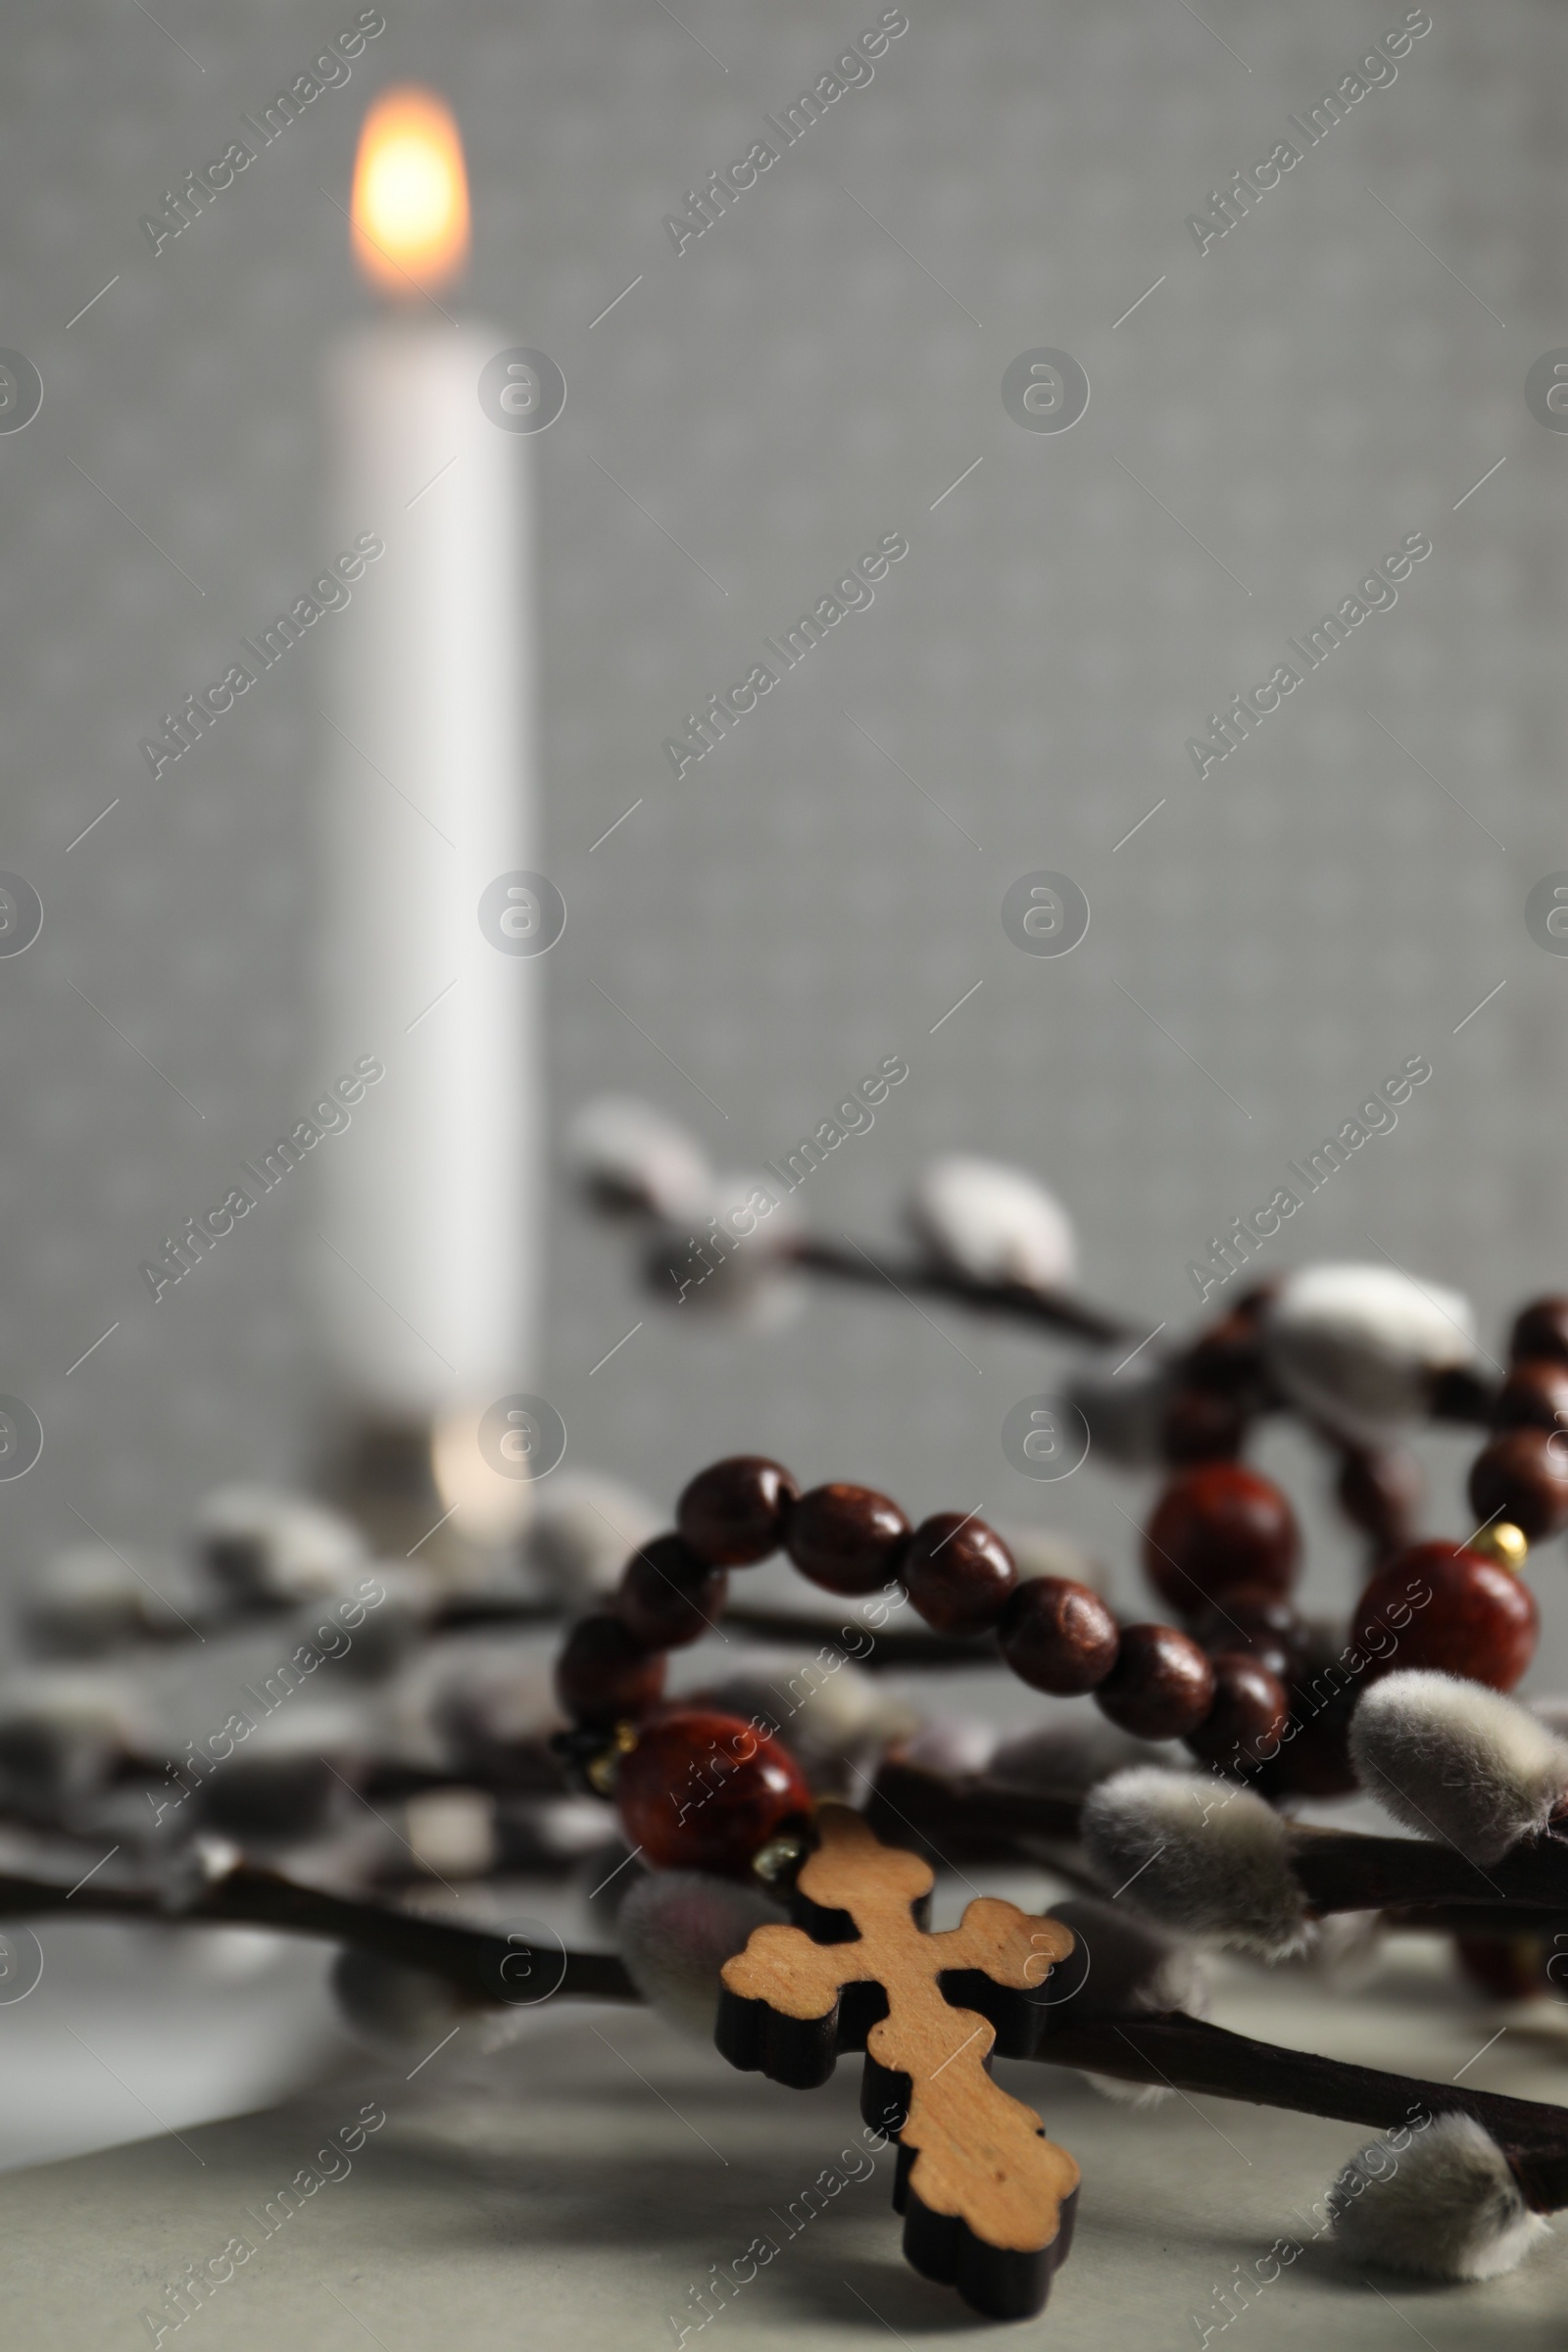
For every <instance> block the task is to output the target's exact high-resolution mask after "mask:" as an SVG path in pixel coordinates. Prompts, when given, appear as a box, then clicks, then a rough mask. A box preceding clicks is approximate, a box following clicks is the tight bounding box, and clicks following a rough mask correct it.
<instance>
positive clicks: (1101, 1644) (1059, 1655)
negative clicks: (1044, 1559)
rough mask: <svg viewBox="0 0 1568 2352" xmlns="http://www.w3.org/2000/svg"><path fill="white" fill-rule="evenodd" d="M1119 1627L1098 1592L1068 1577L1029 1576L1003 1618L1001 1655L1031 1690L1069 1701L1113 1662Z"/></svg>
mask: <svg viewBox="0 0 1568 2352" xmlns="http://www.w3.org/2000/svg"><path fill="white" fill-rule="evenodd" d="M1120 1643H1121V1633H1120V1629H1119V1628H1118V1626H1117V1624H1116V1620H1115V1618H1114V1617H1113V1616H1112V1615H1111V1613H1110V1611H1109V1609H1107V1608H1106V1606H1105V1604H1104V1602H1103V1600H1102V1599H1101V1597H1100V1595H1099V1593H1092V1592H1091V1591H1090V1589H1089V1587H1088V1586H1087V1585H1080V1584H1075V1583H1074V1582H1073V1580H1072V1578H1071V1577H1068V1576H1033V1577H1031V1578H1030V1579H1029V1580H1028V1582H1027V1583H1026V1584H1022V1585H1020V1586H1019V1587H1018V1589H1017V1591H1016V1592H1015V1593H1014V1594H1013V1596H1012V1598H1011V1599H1010V1600H1009V1601H1008V1603H1007V1605H1006V1608H1005V1610H1004V1612H1003V1617H1002V1654H1003V1656H1004V1657H1005V1659H1006V1661H1007V1664H1008V1665H1009V1666H1010V1667H1011V1668H1012V1671H1013V1673H1014V1674H1015V1675H1016V1676H1017V1677H1018V1680H1019V1681H1020V1682H1022V1683H1028V1684H1029V1685H1030V1687H1031V1688H1032V1689H1033V1690H1036V1691H1052V1692H1054V1695H1055V1696H1056V1697H1058V1698H1073V1697H1075V1696H1076V1695H1077V1693H1078V1692H1079V1691H1093V1690H1094V1688H1095V1686H1096V1684H1097V1683H1103V1681H1104V1679H1105V1677H1106V1675H1107V1674H1108V1673H1109V1672H1110V1670H1111V1668H1112V1666H1114V1665H1115V1663H1116V1652H1117V1649H1118V1648H1119V1646H1120Z"/></svg>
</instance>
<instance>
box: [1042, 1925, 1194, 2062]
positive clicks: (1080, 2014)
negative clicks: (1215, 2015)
mask: <svg viewBox="0 0 1568 2352" xmlns="http://www.w3.org/2000/svg"><path fill="white" fill-rule="evenodd" d="M1051 1917H1052V1918H1053V1919H1059V1920H1060V1922H1061V1924H1062V1926H1063V1927H1064V1928H1070V1929H1071V1930H1072V1933H1073V1938H1074V1948H1073V1950H1072V1952H1071V1953H1070V1954H1069V1955H1068V1957H1067V1959H1066V1961H1065V1962H1063V1963H1061V1964H1060V1966H1059V1967H1057V1968H1055V1969H1053V1971H1052V1973H1051V1985H1050V1994H1051V1998H1052V2000H1053V2002H1057V2001H1059V2002H1060V2014H1061V2016H1062V2017H1063V2019H1064V2020H1066V2021H1067V2022H1069V2023H1072V2024H1087V2023H1089V2022H1090V2021H1091V2020H1093V2019H1096V2018H1103V2017H1126V2016H1129V2015H1134V2014H1141V2015H1145V2016H1163V2015H1166V2014H1168V2013H1169V2012H1170V2011H1171V2010H1173V2009H1180V2010H1183V2011H1185V2013H1186V2014H1187V2015H1188V2016H1189V2017H1201V2016H1202V2015H1203V2014H1204V2012H1205V2010H1206V2009H1207V2007H1208V1984H1207V1979H1206V1977H1205V1975H1204V1972H1203V1964H1202V1961H1201V1958H1200V1956H1199V1954H1198V1953H1197V1952H1196V1951H1195V1950H1194V1948H1193V1946H1192V1945H1191V1944H1188V1943H1182V1942H1180V1941H1178V1940H1177V1939H1176V1938H1175V1937H1173V1936H1166V1935H1164V1934H1163V1933H1162V1932H1161V1931H1160V1930H1159V1929H1158V1928H1156V1927H1153V1926H1152V1925H1151V1924H1150V1922H1149V1921H1147V1920H1143V1919H1139V1918H1138V1917H1137V1916H1136V1914H1135V1913H1133V1912H1131V1911H1129V1910H1128V1908H1127V1906H1126V1904H1125V1903H1103V1902H1101V1901H1100V1900H1099V1898H1098V1897H1097V1896H1095V1895H1091V1894H1080V1895H1073V1896H1072V1897H1071V1898H1070V1899H1069V1900H1067V1901H1065V1902H1060V1903H1053V1905H1052V1907H1051ZM1058 1977H1059V1978H1060V1980H1061V1983H1060V1985H1059V1987H1058V1985H1057V1979H1058ZM1084 2081H1085V2082H1087V2083H1088V2084H1089V2085H1090V2087H1091V2088H1092V2089H1094V2090H1098V2091H1099V2092H1100V2094H1101V2096H1102V2098H1106V2099H1109V2100H1111V2101H1112V2102H1113V2103H1114V2104H1115V2105H1116V2106H1119V2107H1140V2108H1144V2107H1159V2106H1162V2105H1163V2104H1164V2102H1165V2101H1166V2100H1167V2099H1168V2098H1170V2097H1171V2096H1172V2095H1173V2094H1172V2091H1171V2089H1170V2087H1169V2086H1168V2085H1167V2084H1165V2083H1163V2082H1125V2081H1124V2080H1123V2079H1122V2077H1121V2076H1119V2075H1097V2074H1094V2073H1092V2072H1090V2071H1088V2070H1087V2069H1086V2070H1085V2071H1084Z"/></svg>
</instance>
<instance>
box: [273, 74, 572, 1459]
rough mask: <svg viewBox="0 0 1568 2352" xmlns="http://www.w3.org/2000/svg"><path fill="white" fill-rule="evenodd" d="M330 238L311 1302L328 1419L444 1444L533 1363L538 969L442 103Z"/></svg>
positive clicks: (526, 675) (525, 639)
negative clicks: (319, 1133) (342, 251)
mask: <svg viewBox="0 0 1568 2352" xmlns="http://www.w3.org/2000/svg"><path fill="white" fill-rule="evenodd" d="M353 235H354V251H355V258H356V260H357V262H358V265H359V267H360V270H361V271H362V272H363V274H364V276H365V277H366V278H367V279H368V281H369V283H370V284H371V285H372V286H373V287H374V289H375V291H376V293H377V295H378V296H379V297H380V298H381V299H382V302H383V304H384V310H383V314H382V316H381V317H380V318H379V319H377V320H376V321H375V322H374V323H372V324H370V325H368V326H366V327H363V328H360V329H357V330H356V331H354V332H352V333H351V334H349V335H347V336H345V338H344V340H343V342H342V343H341V344H340V346H339V347H338V348H337V350H336V351H335V353H334V354H333V357H332V364H331V370H330V393H331V403H332V417H333V448H332V456H331V479H330V499H331V512H330V519H329V521H327V522H325V523H323V535H324V544H323V554H326V555H331V556H336V555H337V554H339V553H340V552H346V553H348V554H349V555H350V559H351V564H350V568H352V563H353V560H354V557H355V556H356V554H364V555H367V557H368V560H367V562H366V564H365V568H364V571H363V574H362V575H361V576H360V577H359V578H357V579H356V581H355V583H354V585H353V588H352V603H351V604H350V606H349V607H348V608H347V609H346V610H345V611H342V612H340V613H337V614H335V615H334V617H333V620H332V623H331V636H330V642H331V649H332V662H333V673H332V678H331V682H330V687H329V691H328V699H327V703H326V708H325V711H324V712H323V716H324V717H325V718H326V720H327V722H328V725H327V730H326V732H325V736H324V752H325V778H324V789H323V801H324V822H323V827H322V843H323V848H322V860H321V873H320V888H321V921H322V927H323V934H324V936H323V940H322V951H321V977H320V994H319V1011H320V1018H319V1023H318V1042H317V1049H316V1050H317V1056H318V1062H319V1075H320V1078H321V1080H322V1082H323V1084H327V1083H330V1082H331V1081H332V1080H334V1079H336V1078H337V1077H338V1076H339V1074H340V1073H347V1072H351V1071H352V1070H353V1068H354V1064H355V1062H356V1060H358V1059H359V1058H360V1057H362V1056H370V1057H372V1058H373V1059H374V1060H376V1061H379V1062H381V1063H383V1064H384V1065H385V1070H386V1076H385V1079H384V1081H377V1082H376V1083H375V1084H374V1085H373V1088H372V1089H371V1091H370V1092H369V1093H368V1095H367V1097H366V1098H365V1100H364V1101H363V1103H361V1104H360V1105H359V1106H358V1108H357V1109H356V1111H355V1113H354V1126H353V1129H352V1130H351V1131H350V1132H348V1133H345V1134H340V1135H336V1136H334V1137H332V1138H331V1139H330V1142H329V1143H328V1145H327V1148H326V1149H324V1150H322V1151H321V1152H320V1153H319V1159H320V1180H319V1181H320V1186H321V1190H320V1194H319V1199H320V1201H322V1204H323V1205H322V1218H321V1222H320V1224H319V1229H318V1233H319V1242H320V1243H321V1244H324V1247H319V1246H318V1240H317V1237H313V1239H312V1242H311V1245H310V1249H311V1280H312V1287H313V1293H314V1296H315V1299H316V1301H317V1304H318V1309H319V1329H320V1334H321V1338H322V1341H323V1344H324V1348H325V1352H326V1356H327V1360H328V1364H329V1368H330V1375H331V1380H332V1383H333V1392H334V1405H335V1408H336V1414H337V1417H338V1419H339V1420H340V1422H341V1423H343V1424H346V1425H347V1426H348V1427H349V1428H350V1429H354V1430H360V1431H364V1430H366V1429H370V1430H372V1431H373V1430H381V1431H401V1432H404V1433H410V1432H416V1431H418V1430H420V1429H423V1430H429V1429H430V1428H431V1427H432V1425H435V1424H442V1423H444V1424H446V1425H447V1427H448V1431H449V1434H450V1430H451V1428H452V1427H453V1426H454V1425H458V1424H461V1423H462V1422H463V1421H464V1420H465V1419H466V1417H467V1416H468V1415H476V1414H478V1413H481V1412H482V1411H483V1410H484V1409H485V1407H487V1406H488V1405H490V1404H491V1403H493V1402H494V1400H495V1399H496V1398H497V1397H501V1396H503V1395H504V1394H506V1393H507V1392H509V1391H512V1390H515V1389H516V1388H517V1387H518V1386H520V1385H521V1382H522V1380H523V1379H524V1377H525V1376H526V1375H528V1374H529V1373H530V1371H531V1370H532V1369H533V1366H534V1356H535V1320H536V1284H537V1263H538V1251H537V1245H536V1240H535V1233H536V1225H537V1219H538V1215H539V1183H540V1157H541V1153H540V1133H541V1118H540V1086H539V1039H538V1024H537V1017H536V1014H537V1006H536V999H537V994H538V989H539V985H540V980H541V977H542V975H541V974H540V973H539V972H538V971H537V970H535V969H533V968H532V967H531V966H530V964H529V963H528V962H527V961H526V959H522V960H519V959H518V957H517V956H515V955H514V954H509V953H505V952H498V947H497V945H496V944H495V943H494V941H493V940H492V939H491V938H490V937H487V935H486V933H485V931H484V930H482V929H481V923H480V902H481V899H482V898H483V896H484V894H485V892H486V890H487V888H488V887H489V886H490V885H492V884H493V883H495V882H496V880H497V878H498V877H502V876H508V875H511V874H515V872H516V871H517V870H518V869H522V868H525V867H527V866H528V865H529V863H530V861H531V856H532V847H533V832H534V801H535V793H534V781H533V753H532V736H533V714H534V697H535V681H534V662H533V617H534V616H533V608H532V595H531V583H530V575H529V564H528V553H527V551H528V529H529V486H530V468H529V467H528V466H527V465H526V463H525V453H524V451H523V448H522V445H521V443H520V441H519V439H518V438H517V437H516V436H515V434H514V433H512V432H508V431H502V430H498V429H497V428H496V424H495V423H494V422H493V421H492V419H491V418H490V417H487V415H486V414H485V412H484V410H483V409H482V408H481V405H480V399H479V383H480V377H481V373H482V371H483V369H484V368H485V365H486V362H487V361H489V360H490V359H491V357H492V355H493V354H494V353H495V350H496V346H497V344H498V342H499V341H500V337H499V336H495V335H486V334H485V333H484V332H483V331H482V330H476V329H475V328H474V327H473V326H471V325H465V324H461V323H459V322H458V321H457V320H455V319H452V318H451V317H450V316H449V315H448V313H447V312H446V310H444V309H443V307H442V301H443V297H444V296H445V295H446V292H447V289H448V288H449V287H450V286H451V285H452V284H453V283H454V282H455V281H456V280H457V278H458V277H459V276H460V275H461V273H462V271H463V269H464V266H465V263H466V257H467V244H468V201H467V190H466V179H465V173H464V163H463V151H462V145H461V142H460V139H459V136H458V131H457V126H456V124H455V123H454V122H453V119H452V116H451V114H450V112H449V111H448V109H447V108H446V107H445V106H444V105H443V104H442V103H441V102H440V101H439V100H438V99H435V98H433V97H431V96H430V95H428V94H427V93H424V92H422V91H418V90H393V91H389V92H387V93H386V94H384V95H383V96H382V97H381V98H380V99H378V100H377V102H376V103H375V105H374V106H373V107H372V108H371V110H370V111H369V113H368V116H367V119H366V123H365V125H364V129H363V131H362V134H361V141H360V150H359V158H358V163H357V167H356V172H355V181H354V199H353ZM375 541H381V542H384V547H385V552H384V554H380V555H376V554H374V553H372V552H370V548H371V544H372V543H373V542H375ZM503 895H504V894H503ZM530 904H531V903H530ZM514 920H515V918H514ZM448 1451H449V1452H450V1446H449V1447H448ZM481 1483H489V1482H488V1481H486V1482H481ZM448 1499H449V1500H453V1499H457V1497H456V1496H455V1495H448Z"/></svg>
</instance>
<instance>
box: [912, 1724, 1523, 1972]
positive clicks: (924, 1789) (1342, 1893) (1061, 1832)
mask: <svg viewBox="0 0 1568 2352" xmlns="http://www.w3.org/2000/svg"><path fill="white" fill-rule="evenodd" d="M1237 1786H1238V1784H1236V1783H1234V1782H1227V1781H1224V1780H1220V1779H1218V1778H1216V1780H1215V1783H1214V1799H1215V1803H1214V1809H1215V1813H1216V1815H1221V1814H1222V1813H1223V1808H1224V1805H1225V1802H1226V1798H1227V1795H1228V1794H1231V1793H1234V1792H1235V1790H1236V1788H1237ZM1082 1807H1083V1798H1082V1795H1081V1793H1080V1792H1079V1791H1078V1790H1076V1789H1020V1788H1014V1787H1012V1786H1010V1785H1009V1784H1008V1783H1007V1782H1005V1781H998V1780H993V1779H991V1778H990V1777H989V1776H988V1775H986V1774H984V1773H973V1774H967V1775H963V1776H953V1777H951V1778H950V1777H947V1776H945V1775H943V1774H940V1773H933V1772H924V1771H922V1770H921V1769H920V1768H919V1767H918V1766H917V1765H913V1764H907V1763H904V1762H902V1761H900V1760H899V1759H898V1758H897V1757H893V1758H889V1759H888V1760H887V1761H886V1762H884V1764H883V1766H882V1769H881V1771H880V1772H879V1773H878V1775H877V1780H876V1787H875V1791H874V1793H873V1795H872V1798H871V1802H870V1804H869V1806H868V1807H867V1818H868V1820H869V1821H870V1822H871V1824H872V1827H873V1828H875V1829H877V1831H878V1834H879V1835H885V1836H887V1837H889V1838H891V1839H892V1840H893V1842H895V1843H897V1842H899V1841H900V1835H901V1831H902V1832H904V1833H906V1834H907V1832H909V1831H911V1830H912V1831H913V1832H914V1833H915V1835H916V1836H917V1837H919V1838H922V1839H923V1840H925V1842H926V1843H928V1844H929V1845H930V1846H932V1847H933V1849H940V1850H942V1851H946V1850H949V1849H957V1850H959V1851H960V1852H963V1853H966V1854H972V1853H975V1852H977V1851H978V1852H980V1853H986V1852H995V1851H997V1850H998V1849H999V1846H1000V1847H1001V1848H1002V1849H1003V1850H1005V1849H1006V1848H1007V1847H1009V1846H1010V1847H1012V1848H1013V1849H1014V1850H1016V1849H1017V1848H1018V1847H1020V1846H1024V1847H1027V1845H1028V1844H1029V1842H1030V1841H1031V1840H1039V1839H1040V1838H1075V1837H1076V1836H1077V1835H1078V1827H1079V1821H1080V1817H1081V1813H1082ZM1289 1857H1290V1864H1291V1868H1292V1870H1293V1871H1294V1873H1295V1875H1296V1878H1297V1881H1298V1883H1299V1886H1300V1888H1301V1891H1302V1893H1303V1895H1304V1896H1305V1898H1306V1903H1307V1907H1308V1909H1309V1910H1311V1911H1313V1912H1314V1913H1316V1914H1318V1915H1319V1916H1322V1915H1323V1914H1325V1913H1328V1912H1337V1911H1385V1910H1391V1909H1398V1910H1404V1911H1411V1912H1414V1911H1416V1910H1429V1909H1438V1908H1442V1907H1445V1906H1446V1907H1448V1908H1450V1909H1451V1908H1452V1907H1454V1906H1458V1907H1459V1909H1460V1911H1461V1913H1462V1915H1463V1916H1464V1917H1465V1918H1466V1919H1467V1920H1468V1919H1470V1918H1472V1917H1474V1918H1476V1919H1478V1920H1479V1919H1480V1918H1481V1917H1483V1916H1490V1918H1491V1920H1492V1922H1493V1924H1494V1930H1495V1932H1505V1931H1506V1929H1507V1928H1510V1927H1511V1924H1512V1920H1513V1916H1514V1908H1515V1907H1516V1906H1517V1907H1519V1908H1520V1910H1521V1911H1524V1910H1528V1911H1529V1912H1530V1913H1531V1914H1532V1917H1531V1920H1530V1925H1531V1926H1532V1927H1534V1926H1536V1924H1537V1922H1538V1920H1539V1919H1540V1918H1544V1917H1547V1916H1551V1915H1554V1914H1556V1913H1558V1912H1563V1911H1568V1845H1565V1844H1563V1843H1562V1842H1561V1841H1559V1840H1558V1839H1556V1838H1552V1837H1549V1836H1546V1837H1542V1838H1524V1839H1522V1840H1521V1841H1520V1843H1519V1844H1518V1845H1516V1846H1515V1847H1514V1848H1513V1850H1512V1852H1511V1853H1508V1854H1505V1855H1504V1856H1503V1858H1502V1860H1501V1861H1500V1862H1492V1863H1489V1864H1487V1865H1486V1867H1485V1868H1483V1866H1482V1865H1481V1864H1480V1863H1479V1862H1470V1861H1467V1860H1466V1858H1465V1856H1464V1855H1463V1854H1461V1853H1460V1851H1459V1849H1458V1848H1457V1846H1454V1845H1448V1844H1442V1845H1440V1844H1438V1843H1436V1842H1431V1843H1429V1842H1428V1841H1427V1840H1426V1839H1425V1838H1374V1837H1369V1836H1367V1835H1366V1834H1365V1833H1364V1832H1362V1831H1359V1830H1319V1829H1308V1828H1306V1827H1304V1826H1302V1825H1300V1824H1293V1825H1292V1826H1291V1828H1290V1831H1289ZM1521 1924H1522V1923H1521ZM1467 1932H1473V1933H1477V1934H1481V1933H1485V1932H1486V1931H1485V1929H1483V1928H1481V1927H1479V1926H1478V1927H1477V1928H1475V1929H1474V1930H1473V1931H1467Z"/></svg>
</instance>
